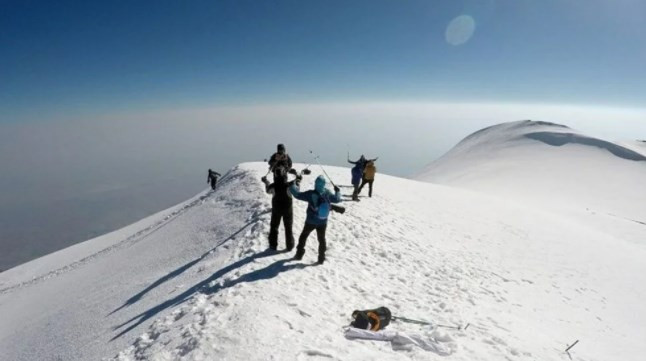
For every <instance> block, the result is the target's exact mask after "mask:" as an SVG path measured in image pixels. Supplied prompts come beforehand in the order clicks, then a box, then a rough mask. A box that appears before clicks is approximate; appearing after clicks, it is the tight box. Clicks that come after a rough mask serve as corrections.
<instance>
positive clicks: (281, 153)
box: [267, 144, 292, 171]
mask: <svg viewBox="0 0 646 361" xmlns="http://www.w3.org/2000/svg"><path fill="white" fill-rule="evenodd" d="M267 163H269V169H270V170H271V171H273V170H274V168H276V167H278V166H281V165H282V166H284V167H285V169H287V171H289V170H290V169H292V158H290V157H289V154H287V150H286V149H285V145H284V144H278V145H277V146H276V153H274V154H272V155H271V158H269V162H267Z"/></svg>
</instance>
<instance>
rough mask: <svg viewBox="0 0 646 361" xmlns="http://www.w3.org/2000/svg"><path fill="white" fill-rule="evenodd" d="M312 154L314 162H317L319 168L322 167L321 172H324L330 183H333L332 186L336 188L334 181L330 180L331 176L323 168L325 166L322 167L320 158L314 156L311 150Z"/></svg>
mask: <svg viewBox="0 0 646 361" xmlns="http://www.w3.org/2000/svg"><path fill="white" fill-rule="evenodd" d="M310 154H312V157H314V160H316V163H318V165H319V167H321V170H322V171H323V174H325V176H326V177H327V179H328V180H329V181H330V183H332V186H333V187H336V184H334V182H333V181H332V178H330V176H329V175H328V174H327V172H326V171H325V168H323V166H322V165H321V162H320V161H319V156H318V155H314V152H313V151H312V150H310Z"/></svg>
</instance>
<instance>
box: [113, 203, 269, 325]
mask: <svg viewBox="0 0 646 361" xmlns="http://www.w3.org/2000/svg"><path fill="white" fill-rule="evenodd" d="M268 213H271V210H267V211H265V212H261V213H260V214H257V215H256V216H255V217H253V218H252V219H251V220H250V221H249V222H247V224H245V225H244V226H242V227H241V228H240V229H239V230H237V231H235V232H234V233H233V234H231V235H230V236H229V237H227V238H226V239H225V240H224V241H222V242H220V243H218V245H217V246H215V247H213V248H211V249H210V250H209V251H207V252H206V253H204V254H203V255H201V256H200V257H198V258H196V259H194V260H192V261H191V262H188V263H186V264H185V265H183V266H181V267H179V268H177V269H176V270H174V271H172V272H170V273H168V274H167V275H165V276H163V277H161V278H160V279H158V280H157V281H155V282H153V283H152V284H151V285H150V286H148V287H146V288H145V289H144V290H142V291H141V292H139V293H137V294H136V295H134V296H132V297H130V298H129V299H128V300H127V301H126V302H124V304H123V305H121V306H119V307H118V308H116V309H115V310H114V311H112V312H110V313H109V314H108V316H110V315H112V314H114V313H116V312H118V311H120V310H122V309H123V308H125V307H128V306H131V305H133V304H135V303H136V302H138V301H139V300H140V299H141V298H142V297H143V296H144V295H146V294H147V293H148V292H150V291H152V290H153V289H155V288H157V287H159V286H160V285H162V284H163V283H165V282H166V281H169V280H171V279H173V278H175V277H177V276H179V275H181V274H182V273H184V272H185V271H186V270H187V269H189V268H191V267H193V266H194V265H195V264H197V263H198V262H200V261H202V260H203V259H204V258H206V257H207V256H208V255H210V254H212V253H213V252H214V251H215V250H216V249H218V248H219V247H220V246H222V245H224V244H225V243H227V242H228V241H230V240H232V239H233V238H235V236H237V235H238V234H240V232H242V231H244V230H245V229H246V228H247V227H249V226H251V225H252V224H254V223H256V222H258V221H259V220H260V218H261V217H262V216H263V215H265V214H268Z"/></svg>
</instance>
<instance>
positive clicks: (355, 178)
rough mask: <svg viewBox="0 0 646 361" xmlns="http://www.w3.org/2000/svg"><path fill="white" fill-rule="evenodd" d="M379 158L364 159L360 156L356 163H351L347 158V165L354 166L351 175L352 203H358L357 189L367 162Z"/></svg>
mask: <svg viewBox="0 0 646 361" xmlns="http://www.w3.org/2000/svg"><path fill="white" fill-rule="evenodd" d="M377 159H379V157H377V158H375V159H366V157H365V156H364V155H363V154H362V155H361V157H359V159H357V160H356V161H351V160H350V157H348V163H350V164H354V167H352V170H351V173H352V187H353V191H352V200H353V201H359V192H360V190H359V188H360V184H361V180H362V179H363V173H364V170H365V168H366V165H367V164H368V162H373V163H374V162H376V161H377Z"/></svg>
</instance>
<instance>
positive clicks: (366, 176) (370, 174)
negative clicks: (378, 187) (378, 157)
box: [357, 160, 377, 197]
mask: <svg viewBox="0 0 646 361" xmlns="http://www.w3.org/2000/svg"><path fill="white" fill-rule="evenodd" d="M376 173H377V167H375V162H374V161H371V160H370V161H368V163H367V164H366V168H364V170H363V179H362V180H361V185H360V186H359V191H358V192H357V196H358V195H359V194H360V193H361V190H362V189H363V186H365V185H366V183H367V184H368V197H372V183H374V181H375V174H376Z"/></svg>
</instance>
